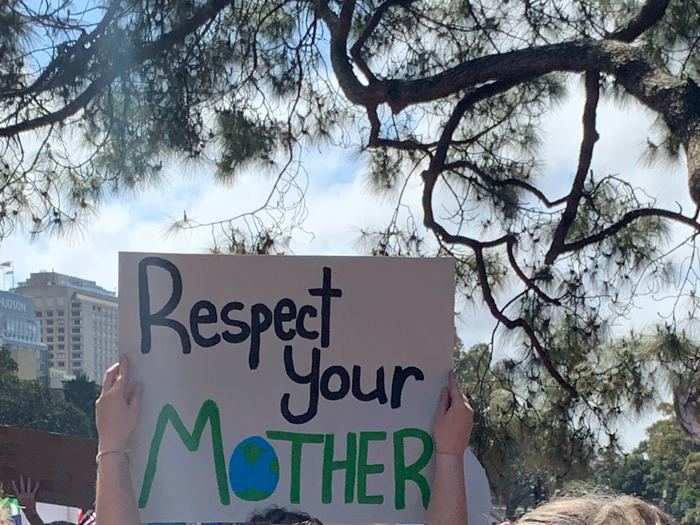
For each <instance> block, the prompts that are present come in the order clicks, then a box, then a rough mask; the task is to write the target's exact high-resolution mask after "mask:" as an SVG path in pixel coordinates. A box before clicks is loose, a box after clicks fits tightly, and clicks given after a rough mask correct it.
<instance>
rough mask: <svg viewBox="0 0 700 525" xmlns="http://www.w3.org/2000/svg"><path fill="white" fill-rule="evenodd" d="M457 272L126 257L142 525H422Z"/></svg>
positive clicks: (359, 262) (123, 345) (397, 263)
mask: <svg viewBox="0 0 700 525" xmlns="http://www.w3.org/2000/svg"><path fill="white" fill-rule="evenodd" d="M453 272H454V267H453V262H452V261H451V260H450V259H398V258H369V257H265V256H226V255H181V254H142V253H121V254H120V257H119V318H120V319H119V323H120V327H119V330H120V333H119V344H120V350H121V352H123V353H125V354H127V355H128V356H129V357H130V360H131V361H132V363H133V367H132V369H133V371H134V375H135V376H136V380H138V381H140V382H142V383H143V384H144V387H145V388H144V399H143V409H142V416H141V421H140V424H139V426H138V429H137V431H136V433H135V436H134V442H133V445H132V474H133V482H134V487H135V490H136V492H137V499H138V502H139V507H140V512H141V519H142V521H143V522H173V521H177V522H183V521H190V522H203V521H204V522H207V521H209V522H242V521H246V520H247V519H248V518H249V517H250V515H251V514H253V513H254V512H258V511H261V510H264V509H266V508H269V507H271V506H282V507H286V508H289V509H300V510H303V511H304V512H306V513H308V514H310V515H312V516H314V517H317V518H318V519H320V520H321V521H328V522H329V523H330V522H332V523H422V522H423V519H424V511H425V507H426V505H427V502H428V499H429V497H430V486H429V485H430V479H431V457H432V449H433V444H432V439H431V438H430V427H431V423H432V417H433V412H434V409H435V406H436V403H437V399H438V396H439V392H440V388H441V387H442V386H443V385H444V384H445V383H446V380H447V374H448V371H449V368H450V357H451V352H452V348H453V344H454V325H453V317H454V304H453V300H454V299H453V297H454V275H453Z"/></svg>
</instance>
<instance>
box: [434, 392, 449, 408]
mask: <svg viewBox="0 0 700 525" xmlns="http://www.w3.org/2000/svg"><path fill="white" fill-rule="evenodd" d="M449 406H450V395H449V394H448V392H447V388H443V389H442V390H440V398H439V399H438V405H437V408H436V409H435V412H436V413H437V414H444V413H445V412H447V409H448V408H449Z"/></svg>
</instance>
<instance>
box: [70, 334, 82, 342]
mask: <svg viewBox="0 0 700 525" xmlns="http://www.w3.org/2000/svg"><path fill="white" fill-rule="evenodd" d="M70 339H71V341H73V342H74V343H79V342H80V336H79V335H73V336H71V338H70Z"/></svg>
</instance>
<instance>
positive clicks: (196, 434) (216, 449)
mask: <svg viewBox="0 0 700 525" xmlns="http://www.w3.org/2000/svg"><path fill="white" fill-rule="evenodd" d="M207 422H209V425H210V427H211V444H212V455H213V458H214V471H215V473H216V483H217V485H218V488H219V500H220V501H221V504H222V505H229V504H230V503H231V496H230V494H229V490H228V478H227V477H226V458H225V457H224V447H223V444H222V438H221V418H220V416H219V407H218V406H217V405H216V403H215V402H214V401H212V400H211V399H207V400H206V401H205V402H204V403H203V404H202V407H201V408H200V409H199V413H198V414H197V420H196V421H195V423H194V430H193V431H192V433H191V434H190V433H189V432H188V431H187V428H186V427H185V425H184V424H183V422H182V419H180V416H179V414H178V413H177V410H175V408H174V407H173V406H172V405H170V404H168V405H165V406H164V407H163V409H162V410H161V411H160V414H159V415H158V421H157V423H156V431H155V433H154V434H153V439H152V440H151V447H150V449H149V451H148V460H147V462H146V470H145V472H144V475H143V483H142V485H141V494H140V496H139V508H144V507H145V506H146V505H147V504H148V498H149V497H150V495H151V488H152V486H153V479H154V478H155V476H156V470H157V468H158V453H159V452H160V445H161V442H162V441H163V435H164V434H165V430H166V428H167V426H168V423H170V424H172V426H173V428H174V429H175V432H177V435H178V437H179V438H180V439H181V440H182V442H183V443H184V444H185V447H187V450H189V451H190V452H194V451H196V450H198V449H199V443H200V441H201V438H202V433H203V432H204V428H205V427H206V424H207Z"/></svg>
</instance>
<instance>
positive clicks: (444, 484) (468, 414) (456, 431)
mask: <svg viewBox="0 0 700 525" xmlns="http://www.w3.org/2000/svg"><path fill="white" fill-rule="evenodd" d="M473 421H474V412H473V410H472V407H471V406H470V405H469V402H468V401H467V398H466V397H464V395H463V394H462V392H460V390H459V386H458V385H457V381H456V379H455V377H454V374H452V373H450V380H449V385H448V387H447V388H443V389H442V392H441V393H440V401H439V402H438V407H437V411H436V413H435V421H434V422H433V440H434V442H435V473H434V476H433V485H432V495H431V497H430V504H429V505H428V511H427V514H426V521H427V525H467V523H468V518H467V491H466V487H465V484H464V452H465V451H466V449H467V446H468V445H469V437H470V436H471V432H472V426H473Z"/></svg>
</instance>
